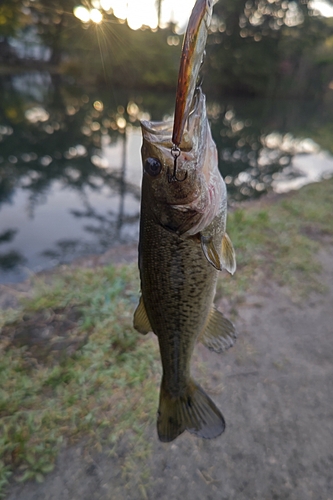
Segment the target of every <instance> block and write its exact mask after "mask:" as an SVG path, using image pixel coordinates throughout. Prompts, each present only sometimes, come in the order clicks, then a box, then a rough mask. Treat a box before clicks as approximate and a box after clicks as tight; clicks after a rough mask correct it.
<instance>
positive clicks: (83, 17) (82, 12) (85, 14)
mask: <svg viewBox="0 0 333 500" xmlns="http://www.w3.org/2000/svg"><path fill="white" fill-rule="evenodd" d="M73 12H74V16H75V17H77V18H78V19H80V21H82V22H83V23H88V22H89V21H90V13H89V10H88V9H86V8H85V7H83V6H82V5H80V6H78V7H74V10H73Z"/></svg>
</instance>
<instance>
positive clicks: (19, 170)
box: [0, 72, 333, 283]
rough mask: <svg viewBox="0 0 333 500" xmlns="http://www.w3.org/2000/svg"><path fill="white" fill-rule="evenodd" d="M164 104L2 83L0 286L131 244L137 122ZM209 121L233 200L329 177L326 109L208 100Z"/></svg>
mask: <svg viewBox="0 0 333 500" xmlns="http://www.w3.org/2000/svg"><path fill="white" fill-rule="evenodd" d="M173 107H174V94H170V95H168V94H165V93H164V94H158V93H156V94H153V93H143V92H137V93H135V92H130V93H129V94H126V93H123V92H120V91H116V90H114V89H109V88H104V89H96V88H95V89H89V88H87V87H81V86H80V85H79V84H78V83H76V82H75V81H74V80H71V79H69V78H62V77H60V76H59V75H50V74H49V73H41V72H31V73H27V74H19V75H6V76H3V77H1V79H0V283H6V282H16V281H20V280H23V279H24V278H26V277H27V276H28V275H29V274H31V273H34V272H37V271H39V270H42V269H45V268H49V267H52V266H54V265H56V264H58V263H63V262H69V261H71V260H72V259H74V258H76V257H78V256H83V255H87V254H91V253H102V252H104V251H106V250H107V249H108V248H110V247H111V246H113V245H119V244H124V243H129V242H134V241H137V239H138V222H139V205H140V179H141V159H140V147H141V132H140V128H139V120H141V119H153V120H162V119H165V118H166V117H170V116H171V115H172V113H173ZM208 112H209V117H210V120H211V127H212V132H213V136H214V139H215V142H216V144H217V147H218V151H219V167H220V170H221V172H222V174H223V176H224V178H225V180H226V183H227V185H228V192H229V199H230V200H231V201H232V200H244V199H248V198H253V197H258V196H261V195H262V194H263V193H266V192H267V191H269V190H271V189H273V190H275V191H277V192H286V191H288V190H290V189H298V188H299V187H301V186H302V185H304V184H306V183H308V182H316V181H318V180H320V179H322V178H327V177H329V176H331V175H332V174H333V157H332V155H331V153H330V152H329V151H328V150H329V149H330V146H331V144H332V143H333V140H332V139H333V137H332V136H333V130H332V126H331V123H332V119H333V104H332V105H329V104H328V103H309V102H298V101H292V102H291V101H289V102H283V101H269V100H260V99H247V100H246V99H243V100H241V99H233V98H232V99H228V98H225V97H223V98H222V99H217V98H216V97H214V98H210V96H208ZM331 150H332V148H331Z"/></svg>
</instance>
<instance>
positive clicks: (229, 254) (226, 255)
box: [222, 233, 236, 274]
mask: <svg viewBox="0 0 333 500" xmlns="http://www.w3.org/2000/svg"><path fill="white" fill-rule="evenodd" d="M222 266H223V268H224V269H226V270H227V271H228V272H229V273H230V274H234V272H235V271H236V254H235V250H234V247H233V244H232V243H231V239H230V238H229V236H228V235H227V233H225V234H224V236H223V238H222Z"/></svg>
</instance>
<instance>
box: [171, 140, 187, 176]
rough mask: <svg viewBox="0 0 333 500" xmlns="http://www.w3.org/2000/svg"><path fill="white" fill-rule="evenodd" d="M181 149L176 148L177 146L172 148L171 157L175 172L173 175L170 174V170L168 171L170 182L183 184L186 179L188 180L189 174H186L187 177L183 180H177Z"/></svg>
mask: <svg viewBox="0 0 333 500" xmlns="http://www.w3.org/2000/svg"><path fill="white" fill-rule="evenodd" d="M180 153H181V151H180V149H179V147H178V146H176V145H175V144H174V145H173V146H172V148H171V156H172V158H173V172H172V174H170V170H169V169H168V174H167V175H168V181H169V182H176V181H177V182H183V181H185V179H186V178H187V172H185V175H184V178H183V179H178V178H177V173H176V170H177V160H178V158H179V156H180Z"/></svg>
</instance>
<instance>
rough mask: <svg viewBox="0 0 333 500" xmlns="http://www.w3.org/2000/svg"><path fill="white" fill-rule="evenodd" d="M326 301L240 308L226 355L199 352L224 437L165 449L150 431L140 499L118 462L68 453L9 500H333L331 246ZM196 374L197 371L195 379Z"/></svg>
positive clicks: (189, 439) (272, 291)
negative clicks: (40, 479)
mask: <svg viewBox="0 0 333 500" xmlns="http://www.w3.org/2000/svg"><path fill="white" fill-rule="evenodd" d="M319 259H320V261H321V263H322V266H323V272H322V281H323V283H324V284H325V285H326V286H327V293H325V294H323V295H313V296H312V297H311V298H310V299H308V300H307V301H305V302H304V303H302V304H293V303H292V302H291V301H290V299H289V298H288V296H287V295H286V293H285V291H284V290H282V289H281V288H279V287H277V286H276V285H274V284H273V285H270V286H268V285H267V284H266V285H265V286H263V288H262V290H261V291H260V293H259V294H258V295H255V296H254V295H253V296H249V297H248V298H247V301H246V303H245V304H244V305H243V306H241V307H240V308H239V311H238V313H239V317H238V320H237V328H238V330H239V339H238V341H237V343H236V345H235V346H234V347H233V349H231V350H230V351H229V352H228V353H226V354H225V355H222V356H219V355H215V354H214V353H210V352H209V351H207V350H205V348H204V347H202V346H199V354H198V359H199V362H200V361H202V362H203V363H205V365H206V367H207V374H206V375H205V383H204V386H205V388H206V389H207V390H208V391H210V394H211V397H212V398H213V399H214V401H215V402H216V403H217V404H218V406H219V407H220V408H221V409H222V411H223V413H224V416H225V419H226V422H227V430H226V432H225V434H224V435H223V436H222V437H220V438H218V439H216V440H213V441H204V440H200V439H197V438H195V437H194V436H191V435H190V434H188V433H185V434H183V435H182V436H180V437H179V438H178V439H177V440H176V441H174V442H173V443H172V444H161V443H159V442H158V441H157V438H156V432H155V429H154V428H152V429H150V430H149V435H150V438H149V439H151V442H152V443H153V454H152V457H151V458H149V459H147V461H145V460H142V462H141V463H137V466H138V470H140V469H141V470H143V468H144V467H147V469H148V470H149V471H150V480H149V484H148V487H147V488H146V490H143V489H140V486H139V482H140V481H139V479H138V476H137V475H133V477H132V480H131V481H130V483H128V484H127V485H126V483H125V482H124V480H123V479H122V476H121V465H122V462H123V455H124V454H125V453H126V445H125V444H124V446H123V449H121V448H120V452H119V455H118V457H112V458H111V457H108V456H107V455H106V453H97V452H94V451H91V452H88V451H87V450H85V449H84V447H83V446H82V445H80V446H76V447H73V448H71V449H69V450H65V451H64V452H62V454H61V455H60V457H59V459H58V461H57V467H56V469H55V471H54V472H52V473H51V474H49V475H48V476H47V477H46V479H45V482H44V483H43V484H40V485H38V484H35V483H27V484H24V485H19V486H16V485H15V486H13V487H12V489H11V490H10V494H9V496H8V497H7V498H8V500H60V499H61V500H94V499H100V500H108V499H118V498H119V499H140V498H149V499H157V498H158V499H160V500H164V499H165V500H166V499H168V500H169V499H182V500H185V499H191V500H196V499H198V500H199V499H200V500H202V499H207V500H208V499H211V500H215V499H216V500H232V499H237V500H250V499H251V500H252V499H253V500H254V499H258V500H277V499H281V500H289V499H290V500H296V499H297V500H310V499H313V500H333V396H332V395H333V363H332V358H333V247H332V246H329V245H326V247H325V248H324V249H323V250H322V251H321V252H320V254H319ZM200 373H201V372H200Z"/></svg>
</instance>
